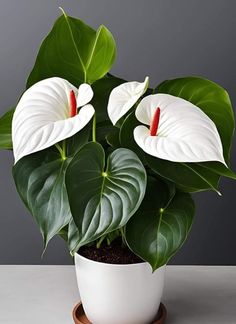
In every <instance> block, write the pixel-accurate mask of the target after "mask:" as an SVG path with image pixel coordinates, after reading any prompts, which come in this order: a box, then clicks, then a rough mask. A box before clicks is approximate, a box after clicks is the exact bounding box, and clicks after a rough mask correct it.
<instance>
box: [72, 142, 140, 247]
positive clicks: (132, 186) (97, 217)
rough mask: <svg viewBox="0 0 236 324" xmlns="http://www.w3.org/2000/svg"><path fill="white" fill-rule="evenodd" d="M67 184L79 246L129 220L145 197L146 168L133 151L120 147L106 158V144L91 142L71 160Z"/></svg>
mask: <svg viewBox="0 0 236 324" xmlns="http://www.w3.org/2000/svg"><path fill="white" fill-rule="evenodd" d="M75 179H76V181H75ZM66 188H67V193H68V198H69V203H70V208H71V212H72V216H73V219H74V221H75V223H76V225H77V228H78V232H79V235H78V236H79V244H78V248H79V247H81V246H82V245H84V244H87V243H89V242H91V241H94V240H95V239H97V238H98V237H100V236H102V235H104V234H106V233H109V232H111V231H114V230H116V229H118V228H120V227H122V226H124V225H125V224H126V223H127V221H128V220H129V219H130V217H131V216H132V215H133V214H134V213H135V211H136V210H137V209H138V207H139V205H140V204H141V202H142V199H143V197H144V193H145V189H146V171H145V169H144V167H143V165H142V163H141V161H140V160H139V159H138V157H137V156H136V154H135V153H133V152H132V151H130V150H127V149H123V148H120V149H117V150H115V151H114V152H112V153H111V154H110V155H109V156H108V158H107V160H106V159H105V152H104V150H103V148H102V146H101V145H100V144H98V143H93V142H91V143H88V144H86V145H84V146H83V147H82V149H81V150H80V151H79V152H78V153H77V154H76V155H75V156H74V157H73V159H72V161H71V162H70V164H69V166H68V168H67V172H66Z"/></svg>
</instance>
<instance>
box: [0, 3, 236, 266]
mask: <svg viewBox="0 0 236 324" xmlns="http://www.w3.org/2000/svg"><path fill="white" fill-rule="evenodd" d="M0 2H1V7H0V85H1V86H0V113H1V114H2V113H4V112H5V111H6V110H8V109H9V107H11V106H12V105H14V104H15V102H16V100H17V98H18V96H19V95H20V94H21V92H22V90H23V89H24V85H25V80H26V77H27V75H28V74H29V72H30V70H31V68H32V66H33V63H34V60H35V56H36V53H37V50H38V48H39V44H40V42H41V40H42V38H43V37H44V36H45V35H46V34H47V33H48V31H49V30H50V28H51V25H52V23H53V22H54V20H55V19H56V17H57V16H58V15H59V14H60V12H59V10H58V7H59V5H60V6H63V7H64V8H65V10H66V11H67V12H68V13H69V14H70V15H74V16H77V17H80V18H81V19H83V20H85V21H86V22H87V23H88V24H91V25H92V26H94V27H97V26H98V25H99V24H101V23H103V24H105V25H106V26H107V27H108V28H109V29H110V30H111V31H112V33H113V34H114V37H115V39H116V41H117V46H118V57H117V61H116V64H115V66H114V68H113V73H115V74H117V75H120V76H122V77H124V78H127V79H129V80H140V81H142V80H143V79H144V77H145V76H146V75H149V76H150V78H151V85H152V86H154V85H156V84H158V83H159V82H160V81H163V80H165V79H168V78H175V77H179V76H186V75H201V76H204V77H206V78H209V79H212V80H213V81H215V82H217V83H219V84H221V85H222V86H223V87H225V88H226V89H227V90H228V91H229V93H230V95H231V97H232V101H233V103H234V104H236V88H235V85H236V73H235V58H236V42H235V39H236V38H235V14H236V1H234V0H202V1H199V0H147V1H143V0H118V1H117V0H80V1H77V0H61V1H56V0H54V1H53V0H40V1H39V0H1V1H0ZM235 146H236V143H235V141H234V147H233V154H232V166H233V167H234V169H235V170H236V147H235ZM11 167H12V155H11V153H10V152H1V153H0V202H1V205H0V263H2V264H4V263H8V264H16V263H18V264H24V263H29V264H37V263H42V264H44V263H48V264H63V263H71V262H72V260H71V258H70V256H69V253H68V252H67V248H66V246H65V244H64V242H62V240H60V239H55V240H53V241H52V242H51V244H50V245H49V248H48V251H47V252H46V255H45V257H44V259H43V260H41V258H40V255H41V252H42V241H41V237H40V234H39V232H38V229H37V227H36V225H35V223H34V221H33V219H32V218H31V216H30V215H29V213H28V212H27V211H26V210H25V208H24V206H23V204H22V203H21V201H20V199H19V198H18V196H17V193H16V191H15V188H14V184H13V181H12V178H11ZM221 191H222V192H223V196H222V197H221V198H220V197H218V196H217V195H216V194H214V193H202V194H197V195H195V198H196V203H197V206H198V208H197V213H196V218H195V222H194V226H193V229H192V233H191V235H190V237H189V239H188V241H187V243H186V244H185V246H184V247H183V248H182V250H181V251H180V252H179V253H178V254H177V255H176V257H175V258H174V259H173V260H172V262H173V263H176V264H236V252H235V247H236V214H235V197H236V196H235V192H236V182H235V183H234V182H233V181H230V180H227V179H225V180H223V181H222V183H221Z"/></svg>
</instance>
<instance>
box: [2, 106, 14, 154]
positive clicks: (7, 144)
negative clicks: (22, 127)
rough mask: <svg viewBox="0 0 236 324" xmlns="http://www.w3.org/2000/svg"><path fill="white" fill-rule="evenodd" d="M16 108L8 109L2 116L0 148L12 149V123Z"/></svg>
mask: <svg viewBox="0 0 236 324" xmlns="http://www.w3.org/2000/svg"><path fill="white" fill-rule="evenodd" d="M13 113H14V109H12V110H10V111H8V112H7V113H5V114H4V115H3V116H2V117H1V118H0V150H11V149H12V137H11V123H12V117H13Z"/></svg>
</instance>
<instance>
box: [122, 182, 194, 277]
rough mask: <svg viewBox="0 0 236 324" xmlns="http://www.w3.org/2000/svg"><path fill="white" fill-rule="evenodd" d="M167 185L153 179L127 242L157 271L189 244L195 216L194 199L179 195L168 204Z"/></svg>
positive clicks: (132, 224) (131, 227)
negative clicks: (184, 244)
mask: <svg viewBox="0 0 236 324" xmlns="http://www.w3.org/2000/svg"><path fill="white" fill-rule="evenodd" d="M167 197H168V190H167V187H166V186H165V184H164V183H163V182H161V181H159V182H158V181H157V180H149V181H148V185H147V191H146V195H145V197H144V200H143V202H142V204H141V206H140V209H139V210H138V211H137V212H136V213H135V215H134V216H133V217H132V218H131V220H130V221H129V222H128V224H127V225H126V232H125V235H126V240H127V243H128V245H129V247H130V248H131V250H133V251H134V253H135V254H137V255H139V256H140V257H141V258H142V259H144V260H145V261H147V262H149V263H150V265H151V266H152V269H153V271H155V270H156V269H157V268H159V267H161V266H162V265H164V264H166V263H167V262H168V261H169V259H170V258H171V257H172V256H173V255H174V254H175V253H176V252H177V251H178V250H179V248H180V247H181V246H182V245H183V243H184V242H185V240H186V238H187V236H188V234H189V231H190V229H191V225H192V221H193V216H194V203H193V200H192V199H191V196H190V195H189V194H186V193H180V192H177V193H176V195H175V196H174V198H173V199H172V200H171V201H170V202H169V204H166V202H167Z"/></svg>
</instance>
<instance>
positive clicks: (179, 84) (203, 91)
mask: <svg viewBox="0 0 236 324" xmlns="http://www.w3.org/2000/svg"><path fill="white" fill-rule="evenodd" d="M155 92H158V93H168V94H171V95H173V96H177V97H180V98H183V99H186V100H188V101H190V102H191V103H193V104H194V105H196V106H198V107H199V108H201V109H202V111H204V112H205V114H207V115H208V116H209V117H210V118H211V119H212V120H213V122H214V123H215V125H216V127H217V129H218V132H219V134H220V137H221V141H222V145H223V149H224V157H225V160H226V162H227V163H228V162H229V158H230V148H231V143H232V137H233V133H234V113H233V109H232V105H231V102H230V98H229V95H228V93H227V92H226V91H225V89H223V88H222V87H220V86H219V85H218V84H216V83H214V82H212V81H209V80H206V79H203V78H199V77H186V78H179V79H173V80H168V81H165V82H163V83H161V84H160V85H159V86H158V87H157V88H156V90H155Z"/></svg>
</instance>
